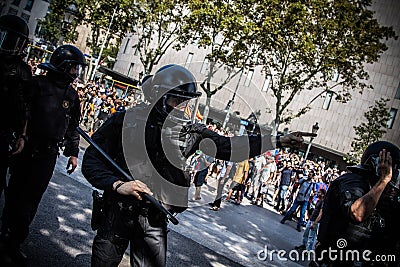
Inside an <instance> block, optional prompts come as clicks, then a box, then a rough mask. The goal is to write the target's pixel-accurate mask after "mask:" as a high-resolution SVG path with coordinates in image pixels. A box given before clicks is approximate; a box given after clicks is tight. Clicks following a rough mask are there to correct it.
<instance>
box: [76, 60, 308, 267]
mask: <svg viewBox="0 0 400 267" xmlns="http://www.w3.org/2000/svg"><path fill="white" fill-rule="evenodd" d="M143 93H144V95H145V98H146V100H147V101H149V102H150V103H151V104H150V105H146V104H141V105H138V106H136V107H134V108H132V109H130V110H128V111H126V112H121V113H117V114H115V115H113V116H112V117H111V118H109V119H108V120H107V121H106V122H105V123H104V124H103V126H102V127H101V128H99V130H98V131H97V132H95V133H94V135H93V140H94V141H95V142H96V143H97V144H98V145H99V146H100V147H101V148H102V149H103V150H104V151H105V152H106V153H107V154H108V155H109V156H110V157H111V158H113V159H115V161H116V162H117V163H118V164H119V165H120V166H121V167H123V168H124V169H125V170H126V171H129V172H130V173H131V175H132V176H133V177H135V178H136V179H137V180H136V181H129V182H127V181H123V178H121V175H120V174H119V173H118V172H116V171H115V170H114V169H113V168H112V166H110V165H109V164H108V163H107V162H106V161H105V159H104V157H103V156H102V155H101V154H99V152H98V151H97V150H96V149H95V148H94V147H92V146H90V147H88V148H87V150H86V152H85V155H84V158H83V163H82V173H83V174H84V176H85V177H86V179H87V180H88V181H89V182H90V183H91V184H92V185H93V186H95V187H96V188H98V189H101V190H104V207H103V213H102V214H101V216H100V220H97V221H100V223H99V225H98V226H97V227H96V228H97V235H96V237H95V239H94V242H93V251H92V252H93V254H92V266H118V264H119V263H120V261H121V259H122V256H123V254H124V252H125V250H126V248H127V247H128V244H129V242H130V248H131V253H130V255H131V259H130V261H131V265H132V266H165V262H166V244H167V220H166V217H165V216H164V214H162V213H160V212H159V211H158V210H157V209H156V208H155V207H154V206H152V205H151V204H150V203H148V202H146V201H144V200H143V201H142V197H141V193H147V194H153V196H154V197H155V198H156V199H158V200H159V201H160V202H161V203H163V205H165V207H166V208H168V209H169V210H170V211H171V212H182V211H183V210H185V208H186V207H187V206H185V205H187V201H188V186H189V182H190V179H188V176H187V175H186V174H185V173H184V171H183V170H184V164H185V160H186V158H187V157H188V156H189V155H191V154H193V153H194V152H195V151H196V150H197V149H199V148H200V150H202V151H203V152H204V153H205V154H207V155H210V156H213V157H216V158H219V159H224V160H232V161H240V160H243V159H247V158H250V157H253V156H255V155H257V154H261V151H262V150H267V149H271V148H273V146H274V140H271V136H270V135H269V136H263V137H261V136H249V137H248V136H240V137H232V138H228V137H224V136H220V135H218V134H216V133H215V132H213V131H211V130H209V129H207V128H206V127H205V126H204V125H201V124H188V123H189V122H190V118H191V117H192V116H190V115H189V114H191V112H194V110H195V109H194V108H193V107H194V105H193V106H192V104H193V103H192V102H193V101H195V100H196V99H197V98H198V97H199V95H200V93H199V92H197V85H196V81H195V78H194V76H193V75H192V74H191V73H190V72H189V71H188V70H187V69H185V68H184V67H181V66H178V65H167V66H164V67H162V68H161V69H159V70H158V71H157V72H156V73H155V74H154V76H152V77H146V81H145V82H144V83H143ZM272 139H274V138H272ZM279 141H280V142H281V143H282V145H291V144H292V145H299V144H301V142H302V141H303V139H302V137H301V134H300V133H299V135H293V134H290V135H286V136H283V137H280V140H279Z"/></svg>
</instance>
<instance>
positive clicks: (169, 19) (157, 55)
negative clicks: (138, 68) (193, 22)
mask: <svg viewBox="0 0 400 267" xmlns="http://www.w3.org/2000/svg"><path fill="white" fill-rule="evenodd" d="M136 4H137V6H136V14H137V17H136V20H135V25H134V32H135V34H136V37H137V43H136V44H134V45H133V48H134V49H135V50H136V51H137V53H138V56H139V60H140V62H141V63H142V65H143V68H144V74H150V73H151V71H152V70H153V67H154V65H157V64H158V62H159V61H160V59H161V58H162V57H163V56H164V55H165V53H166V52H167V51H168V49H171V48H172V47H173V45H174V44H176V43H177V39H178V37H179V35H180V33H181V31H182V28H183V22H184V18H185V17H186V16H187V15H188V11H187V4H186V3H185V1H180V0H159V1H144V0H139V1H136Z"/></svg>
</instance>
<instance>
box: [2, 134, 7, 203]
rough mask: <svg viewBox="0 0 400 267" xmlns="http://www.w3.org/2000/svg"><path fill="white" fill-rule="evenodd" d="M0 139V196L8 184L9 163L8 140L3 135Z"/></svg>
mask: <svg viewBox="0 0 400 267" xmlns="http://www.w3.org/2000/svg"><path fill="white" fill-rule="evenodd" d="M0 137H1V140H0V197H1V194H2V193H3V191H4V190H5V189H6V185H7V182H6V181H7V169H8V165H9V164H8V163H9V157H8V154H9V152H8V142H7V141H6V140H5V139H3V136H1V135H0Z"/></svg>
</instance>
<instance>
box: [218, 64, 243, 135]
mask: <svg viewBox="0 0 400 267" xmlns="http://www.w3.org/2000/svg"><path fill="white" fill-rule="evenodd" d="M245 66H246V62H245V63H244V64H243V67H242V70H241V73H240V76H239V80H238V82H237V84H236V88H235V92H234V93H233V96H232V99H231V100H229V102H228V109H227V110H226V115H225V119H224V123H223V124H222V129H225V127H226V125H227V124H228V121H229V117H230V112H231V107H232V106H233V103H234V100H235V97H236V93H237V91H238V89H239V85H240V81H241V80H242V76H243V72H244V68H245Z"/></svg>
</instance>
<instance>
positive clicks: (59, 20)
mask: <svg viewBox="0 0 400 267" xmlns="http://www.w3.org/2000/svg"><path fill="white" fill-rule="evenodd" d="M73 3H74V1H73V0H53V1H51V2H50V6H49V12H48V13H47V14H46V16H45V17H44V20H42V21H40V22H39V24H40V26H41V31H40V33H39V35H40V37H41V38H43V39H44V40H46V41H48V42H49V43H51V44H52V45H53V46H57V44H58V42H59V40H60V38H61V36H63V37H64V40H65V41H68V42H74V41H75V40H76V39H77V37H78V33H77V32H76V31H75V29H76V26H77V23H78V20H74V21H73V22H72V25H64V24H63V23H64V22H63V20H64V13H65V11H66V9H67V8H68V6H69V5H71V4H73ZM64 35H65V36H64Z"/></svg>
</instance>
